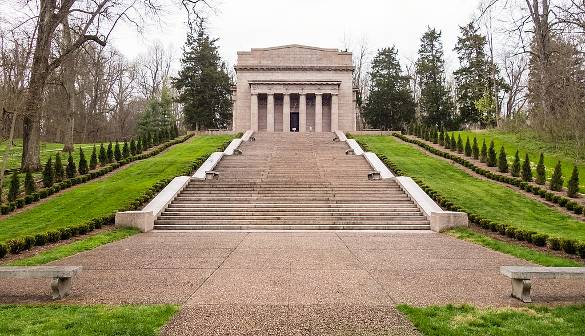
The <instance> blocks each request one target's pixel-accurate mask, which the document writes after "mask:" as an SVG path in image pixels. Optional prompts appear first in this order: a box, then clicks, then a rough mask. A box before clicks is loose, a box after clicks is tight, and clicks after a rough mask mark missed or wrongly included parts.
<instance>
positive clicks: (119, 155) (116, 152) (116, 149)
mask: <svg viewBox="0 0 585 336" xmlns="http://www.w3.org/2000/svg"><path fill="white" fill-rule="evenodd" d="M114 159H116V162H118V161H120V160H122V151H120V144H119V143H118V141H116V145H115V146H114Z"/></svg>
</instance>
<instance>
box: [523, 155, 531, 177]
mask: <svg viewBox="0 0 585 336" xmlns="http://www.w3.org/2000/svg"><path fill="white" fill-rule="evenodd" d="M522 181H525V182H532V167H531V166H530V158H529V157H528V153H526V156H525V157H524V163H522Z"/></svg>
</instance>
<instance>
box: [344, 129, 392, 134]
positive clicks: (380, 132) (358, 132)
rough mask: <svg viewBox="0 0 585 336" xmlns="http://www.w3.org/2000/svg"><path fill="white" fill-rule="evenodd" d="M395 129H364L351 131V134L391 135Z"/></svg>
mask: <svg viewBox="0 0 585 336" xmlns="http://www.w3.org/2000/svg"><path fill="white" fill-rule="evenodd" d="M395 132H397V131H377V130H370V131H368V130H364V131H352V132H350V133H351V134H354V135H392V133H395Z"/></svg>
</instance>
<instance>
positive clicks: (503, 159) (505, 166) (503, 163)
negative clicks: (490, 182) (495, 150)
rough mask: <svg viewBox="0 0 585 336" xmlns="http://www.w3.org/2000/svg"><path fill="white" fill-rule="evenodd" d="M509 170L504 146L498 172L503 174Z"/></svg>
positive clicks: (501, 149)
mask: <svg viewBox="0 0 585 336" xmlns="http://www.w3.org/2000/svg"><path fill="white" fill-rule="evenodd" d="M508 169H509V168H508V157H507V156H506V150H505V149H504V146H502V147H501V148H500V155H498V170H499V171H500V172H501V173H507V172H508Z"/></svg>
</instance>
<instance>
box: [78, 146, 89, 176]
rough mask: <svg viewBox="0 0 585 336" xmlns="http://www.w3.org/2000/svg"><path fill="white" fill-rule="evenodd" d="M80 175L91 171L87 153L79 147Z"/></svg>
mask: <svg viewBox="0 0 585 336" xmlns="http://www.w3.org/2000/svg"><path fill="white" fill-rule="evenodd" d="M78 171H79V175H85V174H87V172H88V171H89V168H88V166H87V160H86V159H85V154H84V153H83V149H81V147H79V168H78Z"/></svg>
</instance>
